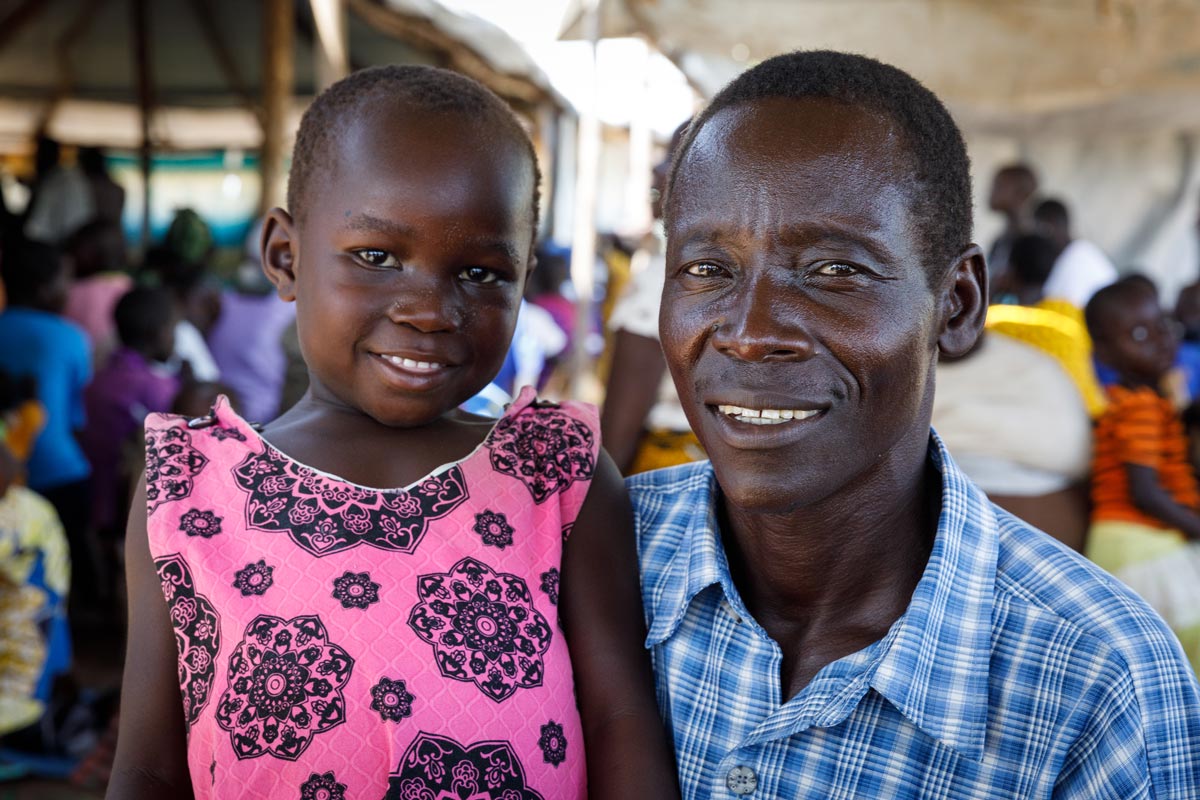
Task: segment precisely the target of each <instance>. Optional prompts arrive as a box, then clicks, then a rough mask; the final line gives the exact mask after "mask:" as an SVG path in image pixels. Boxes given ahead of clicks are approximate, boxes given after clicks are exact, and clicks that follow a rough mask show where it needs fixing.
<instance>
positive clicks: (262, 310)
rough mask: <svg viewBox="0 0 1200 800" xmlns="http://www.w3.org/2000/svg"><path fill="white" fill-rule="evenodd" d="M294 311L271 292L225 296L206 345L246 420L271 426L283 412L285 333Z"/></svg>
mask: <svg viewBox="0 0 1200 800" xmlns="http://www.w3.org/2000/svg"><path fill="white" fill-rule="evenodd" d="M295 315H296V307H295V306H294V305H292V304H291V303H285V302H284V301H282V300H280V299H279V297H278V296H277V295H275V294H274V293H273V292H272V293H271V294H264V295H254V294H241V293H238V292H226V293H225V294H224V295H222V297H221V316H220V317H219V318H218V319H217V324H216V325H214V326H213V329H212V332H211V333H210V334H209V335H208V347H209V349H210V350H211V351H212V355H213V358H214V359H216V361H217V366H218V367H220V369H221V382H222V383H225V384H227V385H228V386H229V388H230V389H232V390H233V393H234V395H235V396H236V406H237V409H238V411H239V412H240V413H241V415H242V416H243V417H245V418H246V419H248V420H252V421H254V422H270V421H271V420H273V419H275V416H276V415H277V414H278V413H279V398H280V394H281V393H282V392H283V375H284V371H285V369H286V367H287V359H286V357H285V356H284V352H283V331H284V329H285V328H287V326H288V324H289V323H291V321H292V317H294V316H295Z"/></svg>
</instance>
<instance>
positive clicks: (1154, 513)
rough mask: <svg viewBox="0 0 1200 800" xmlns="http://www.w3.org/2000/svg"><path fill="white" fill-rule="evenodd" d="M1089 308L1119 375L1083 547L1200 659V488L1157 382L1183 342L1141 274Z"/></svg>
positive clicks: (1093, 328)
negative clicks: (1148, 290)
mask: <svg viewBox="0 0 1200 800" xmlns="http://www.w3.org/2000/svg"><path fill="white" fill-rule="evenodd" d="M1086 314H1087V325H1088V331H1089V332H1090V333H1091V335H1092V340H1093V341H1094V342H1095V346H1096V353H1097V355H1098V356H1100V357H1101V358H1102V359H1103V360H1104V362H1105V363H1107V364H1109V365H1110V366H1112V367H1113V368H1114V369H1115V370H1116V371H1117V375H1118V377H1119V382H1118V383H1117V384H1114V385H1113V386H1110V387H1109V388H1108V395H1109V408H1108V411H1107V412H1106V413H1105V414H1104V415H1103V416H1101V417H1100V420H1099V423H1098V424H1097V426H1096V437H1095V456H1094V459H1093V466H1092V504H1093V510H1092V526H1091V530H1090V531H1089V534H1088V543H1087V548H1086V550H1085V554H1086V555H1087V556H1088V558H1090V559H1092V560H1093V561H1094V562H1096V563H1097V564H1098V565H1100V566H1101V567H1103V568H1105V569H1107V570H1108V571H1109V572H1111V573H1113V574H1114V575H1115V576H1116V577H1118V578H1120V579H1121V580H1122V581H1124V582H1125V583H1126V584H1127V585H1128V586H1130V588H1132V589H1133V590H1134V591H1136V592H1138V593H1139V594H1140V595H1142V597H1144V598H1145V599H1146V601H1147V602H1149V603H1150V605H1152V606H1154V608H1155V610H1156V611H1158V612H1159V613H1160V614H1161V615H1162V616H1163V618H1164V619H1165V620H1166V621H1167V623H1168V624H1169V625H1170V626H1171V628H1172V629H1173V630H1174V631H1175V633H1176V634H1177V635H1178V636H1179V639H1180V641H1181V642H1182V644H1183V647H1184V650H1185V652H1186V653H1187V654H1188V657H1189V659H1190V660H1191V662H1192V666H1193V667H1200V546H1197V544H1196V542H1197V540H1200V486H1198V485H1197V482H1196V475H1195V473H1194V471H1193V469H1192V466H1191V464H1190V463H1189V462H1188V448H1187V439H1186V437H1185V436H1184V431H1183V424H1182V422H1181V420H1180V418H1179V415H1178V413H1177V412H1176V410H1175V408H1174V407H1173V406H1172V404H1171V402H1170V401H1169V400H1168V399H1167V398H1166V397H1164V396H1163V394H1162V390H1161V388H1160V385H1161V382H1162V380H1163V378H1164V377H1165V376H1166V375H1167V373H1168V371H1169V370H1170V369H1171V365H1172V363H1173V362H1174V360H1175V350H1176V346H1177V343H1176V340H1175V337H1174V334H1173V332H1172V330H1171V327H1170V326H1169V325H1168V324H1167V319H1166V317H1165V315H1164V314H1163V312H1162V309H1161V308H1160V307H1159V304H1158V298H1157V297H1156V296H1154V295H1153V294H1151V293H1149V292H1147V291H1146V289H1145V286H1144V284H1142V283H1140V282H1137V281H1133V280H1129V279H1126V280H1122V281H1119V282H1117V283H1115V284H1113V285H1112V286H1109V287H1107V288H1105V289H1102V290H1101V291H1099V292H1097V293H1096V295H1095V297H1093V298H1092V300H1091V302H1089V303H1088V306H1087V311H1086Z"/></svg>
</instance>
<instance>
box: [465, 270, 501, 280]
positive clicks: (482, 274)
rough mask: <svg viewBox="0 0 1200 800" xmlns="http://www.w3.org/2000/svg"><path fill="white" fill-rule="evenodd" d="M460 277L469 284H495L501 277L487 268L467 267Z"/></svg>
mask: <svg viewBox="0 0 1200 800" xmlns="http://www.w3.org/2000/svg"><path fill="white" fill-rule="evenodd" d="M458 277H460V278H462V279H463V280H464V281H467V282H469V283H495V282H496V281H498V280H500V277H499V276H498V275H497V274H496V273H495V272H494V271H492V270H490V269H488V268H487V267H467V268H466V269H464V270H463V271H462V272H460V273H458Z"/></svg>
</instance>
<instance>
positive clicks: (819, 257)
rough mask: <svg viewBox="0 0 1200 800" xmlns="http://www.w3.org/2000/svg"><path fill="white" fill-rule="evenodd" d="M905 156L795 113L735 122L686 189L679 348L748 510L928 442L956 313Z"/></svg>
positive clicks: (668, 313) (695, 415)
mask: <svg viewBox="0 0 1200 800" xmlns="http://www.w3.org/2000/svg"><path fill="white" fill-rule="evenodd" d="M904 157H905V153H904V150H903V148H902V145H901V144H900V136H899V133H898V132H897V131H896V130H895V129H894V127H893V126H892V124H891V123H890V121H888V120H886V119H880V118H878V117H876V116H872V115H870V114H868V113H867V112H865V111H862V110H860V109H858V108H855V107H853V106H849V105H846V104H842V103H837V102H834V101H829V100H824V99H817V98H812V99H804V100H793V99H782V98H780V99H771V100H762V101H756V102H753V103H749V104H744V105H740V106H735V107H731V108H727V109H724V110H722V111H720V112H718V113H717V114H716V115H714V116H713V117H712V118H711V119H710V120H709V121H708V122H707V123H706V125H705V126H704V129H703V130H702V131H701V133H700V135H699V136H698V137H697V138H696V140H695V142H694V144H693V145H692V147H691V148H690V149H689V150H688V151H687V153H686V156H685V160H684V161H683V163H682V164H681V167H680V169H679V171H678V173H677V174H676V182H675V185H674V188H673V189H672V193H671V198H670V208H669V209H668V227H667V235H668V249H667V265H666V269H667V275H666V284H665V287H664V291H663V303H662V313H661V317H660V326H661V334H662V344H663V350H664V352H665V354H666V359H667V363H668V366H669V367H670V370H671V374H672V376H673V377H674V379H675V384H676V386H677V387H678V390H679V396H680V401H681V402H682V404H683V407H684V409H685V411H686V412H687V415H688V419H689V420H690V422H691V424H692V427H693V429H694V430H695V432H696V434H697V436H698V437H699V438H700V440H701V442H702V443H703V444H704V447H705V449H706V450H707V451H708V453H709V455H710V457H711V458H712V462H713V465H714V468H715V470H716V474H717V479H718V480H719V482H720V484H721V488H722V490H723V492H724V494H725V495H726V497H727V498H728V500H729V501H730V502H731V503H733V504H734V505H735V506H737V507H739V508H742V509H745V510H759V511H764V512H775V511H787V510H791V509H795V508H798V507H803V506H806V505H809V504H812V503H816V502H818V501H821V500H823V499H826V498H828V497H830V496H832V495H834V494H835V493H838V492H842V491H853V490H854V486H855V483H856V480H857V479H859V478H860V477H862V476H864V475H865V474H866V473H867V472H868V471H870V470H872V469H886V466H884V465H885V464H886V458H885V456H886V455H887V454H888V453H889V451H890V450H891V449H892V448H894V447H895V446H896V445H897V444H898V443H899V442H901V441H907V442H908V443H909V444H912V443H913V442H916V441H917V440H918V439H919V442H918V446H923V442H924V440H925V438H926V437H927V436H928V429H929V414H930V404H931V402H932V397H933V378H932V376H933V370H932V368H933V365H934V363H935V360H936V354H937V339H938V335H939V327H940V325H941V322H940V320H941V318H942V316H943V315H942V313H941V312H940V311H939V307H940V303H939V302H938V301H937V299H936V298H935V293H934V291H933V290H931V288H930V281H929V279H928V277H927V275H928V272H929V269H928V266H927V265H926V263H925V262H924V260H923V258H922V240H921V238H920V232H919V228H918V226H917V221H916V220H915V219H913V217H912V215H911V213H910V210H909V207H910V204H909V202H908V197H907V194H906V192H907V191H908V186H909V185H910V184H911V173H910V170H908V169H907V168H906V166H905V162H904ZM945 266H946V267H949V265H945ZM935 271H937V272H938V274H939V275H940V274H941V273H942V270H938V269H936V268H935ZM935 283H937V284H941V283H943V281H942V280H941V279H940V278H939V279H938V280H937V281H935ZM938 296H940V293H939V295H938ZM746 410H749V413H746ZM788 417H791V418H790V419H788ZM911 437H916V438H911Z"/></svg>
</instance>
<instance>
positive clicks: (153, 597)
mask: <svg viewBox="0 0 1200 800" xmlns="http://www.w3.org/2000/svg"><path fill="white" fill-rule="evenodd" d="M125 570H126V574H127V576H128V577H127V581H128V585H129V592H128V594H129V646H128V650H127V652H126V655H125V680H124V683H123V685H122V687H121V725H120V731H119V733H118V737H117V754H116V761H115V763H114V764H113V772H112V779H111V780H110V781H109V784H108V794H107V795H106V797H107V799H108V800H142V799H143V798H145V800H152V799H153V800H157V799H158V798H164V797H171V798H180V799H181V800H184V799H185V798H190V797H192V796H193V795H192V781H191V778H190V777H189V775H188V766H187V738H186V732H185V730H186V729H185V725H184V719H183V702H182V700H181V699H180V696H179V675H178V671H177V667H176V660H177V654H176V648H175V631H174V629H173V628H172V627H171V618H170V616H169V615H168V613H167V603H166V600H165V599H164V598H163V595H162V590H161V588H160V585H159V580H158V573H157V572H156V571H155V569H154V560H153V559H152V558H151V556H150V542H149V537H148V535H147V533H146V481H145V478H143V479H142V480H141V481H139V483H138V488H137V492H136V493H135V494H134V497H133V508H132V511H131V512H130V515H129V527H128V529H127V531H126V534H125Z"/></svg>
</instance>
